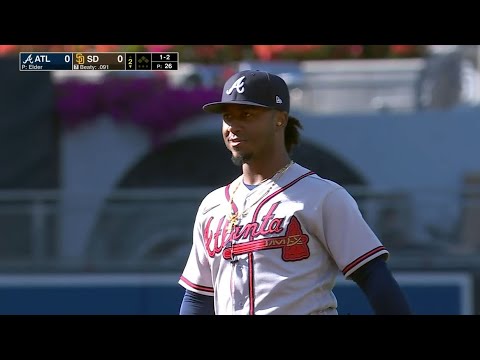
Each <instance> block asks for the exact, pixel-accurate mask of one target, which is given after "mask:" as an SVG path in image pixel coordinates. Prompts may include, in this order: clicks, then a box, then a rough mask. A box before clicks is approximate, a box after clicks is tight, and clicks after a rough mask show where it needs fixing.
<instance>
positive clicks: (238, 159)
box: [232, 154, 252, 166]
mask: <svg viewBox="0 0 480 360" xmlns="http://www.w3.org/2000/svg"><path fill="white" fill-rule="evenodd" d="M251 159H252V154H242V155H237V156H235V155H232V162H233V164H234V165H237V166H242V165H243V164H245V163H246V162H248V161H249V160H251Z"/></svg>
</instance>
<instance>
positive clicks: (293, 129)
mask: <svg viewBox="0 0 480 360" xmlns="http://www.w3.org/2000/svg"><path fill="white" fill-rule="evenodd" d="M301 129H303V126H302V124H301V123H300V121H299V120H298V119H297V118H294V117H293V116H290V115H289V116H288V122H287V126H286V127H285V147H286V148H287V152H288V153H290V152H291V151H292V150H293V148H294V147H295V146H296V145H298V144H299V143H300V130H301Z"/></svg>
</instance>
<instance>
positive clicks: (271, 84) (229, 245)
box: [179, 70, 411, 315]
mask: <svg viewBox="0 0 480 360" xmlns="http://www.w3.org/2000/svg"><path fill="white" fill-rule="evenodd" d="M203 109H204V110H205V111H206V112H210V113H217V114H221V115H222V117H223V127H222V134H223V139H224V141H225V145H226V147H227V149H228V150H229V151H230V152H231V154H232V161H233V163H234V164H236V165H238V166H240V167H241V169H242V174H241V175H240V176H239V177H238V178H237V179H234V180H233V181H232V182H231V183H230V184H228V185H226V186H224V187H221V188H218V189H216V190H214V191H212V192H211V193H209V194H208V195H207V196H206V197H205V198H204V199H203V201H202V202H201V204H200V206H199V208H198V212H197V215H196V218H195V224H194V229H193V244H192V248H191V251H190V255H189V257H188V259H187V261H186V265H185V268H184V270H183V273H182V275H181V276H180V279H179V284H180V285H181V286H183V287H184V288H185V295H184V297H183V300H182V303H181V306H180V314H181V315H208V314H212V315H213V314H217V315H222V314H245V315H247V314H249V315H263V314H279V315H285V314H292V315H303V314H304V315H307V314H314V315H336V314H338V312H337V300H336V297H335V295H334V293H333V288H334V285H335V280H336V278H337V276H338V275H339V273H340V272H341V273H342V274H343V276H344V277H345V278H346V279H351V280H353V281H355V282H356V283H357V284H358V286H359V287H360V288H361V289H362V290H363V292H364V293H365V295H366V296H367V299H368V301H369V303H370V305H371V306H372V308H373V310H374V312H375V314H411V310H410V307H409V304H408V302H407V300H406V297H405V296H404V294H403V292H402V291H401V288H400V287H399V285H398V283H397V282H396V280H395V279H394V277H393V275H392V273H391V271H390V270H389V268H388V267H387V264H386V260H387V259H388V256H389V253H388V251H387V249H386V248H385V247H384V246H383V245H382V243H381V242H380V240H379V239H378V237H377V236H376V235H375V234H374V233H373V231H372V230H371V229H370V227H369V226H368V225H367V223H366V222H365V220H364V219H363V217H362V215H361V213H360V211H359V208H358V205H357V203H356V202H355V200H354V199H353V197H352V196H351V195H350V194H349V193H348V192H347V191H346V190H345V189H344V188H343V187H342V186H340V185H338V184H336V183H335V182H333V181H330V180H328V179H323V178H321V177H320V176H318V175H317V174H315V173H314V172H313V171H310V170H309V169H306V168H305V167H303V166H301V165H300V164H297V163H295V162H294V161H292V160H291V158H290V153H291V150H292V148H293V147H294V146H295V145H296V144H298V142H299V130H300V129H301V128H302V126H301V123H300V122H299V121H298V120H297V119H296V118H294V117H292V116H291V115H289V111H290V97H289V90H288V87H287V85H286V83H285V82H284V80H283V79H282V78H280V77H279V76H277V75H274V74H270V73H267V72H264V71H258V70H246V71H241V72H238V73H236V74H234V75H233V76H232V77H230V78H229V79H228V80H227V81H226V83H225V85H224V88H223V93H222V100H221V102H214V103H209V104H206V105H204V107H203Z"/></svg>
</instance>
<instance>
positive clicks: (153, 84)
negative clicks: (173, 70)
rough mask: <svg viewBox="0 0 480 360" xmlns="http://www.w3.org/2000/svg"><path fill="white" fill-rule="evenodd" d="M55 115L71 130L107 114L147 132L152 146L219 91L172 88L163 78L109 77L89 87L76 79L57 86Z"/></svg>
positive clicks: (191, 115)
mask: <svg viewBox="0 0 480 360" xmlns="http://www.w3.org/2000/svg"><path fill="white" fill-rule="evenodd" d="M55 91H56V100H57V101H56V114H57V115H58V117H59V120H60V122H61V124H62V126H64V127H65V129H74V128H77V127H78V126H82V125H84V124H87V123H89V122H92V121H95V120H96V119H98V117H99V116H100V115H104V114H107V115H109V116H110V117H111V118H112V119H113V121H115V122H117V123H132V124H134V125H136V126H139V127H141V128H143V129H146V130H147V131H148V132H149V134H150V135H151V137H152V141H153V143H154V144H155V145H160V144H161V143H162V139H163V138H164V136H165V135H167V134H168V133H169V132H170V131H172V130H174V129H175V128H176V127H177V126H179V125H180V124H182V123H184V122H186V121H187V120H189V119H191V118H192V117H194V116H195V115H199V114H201V113H202V106H203V105H204V104H205V103H207V102H210V101H217V100H218V99H219V98H220V97H221V89H216V88H195V89H182V88H174V87H171V86H170V85H168V83H167V82H166V81H165V80H164V79H162V78H137V77H134V78H132V77H125V78H122V77H110V78H108V77H107V78H106V79H105V80H104V81H103V82H99V83H92V82H85V81H81V80H78V79H71V80H66V81H63V82H60V83H57V84H56V89H55Z"/></svg>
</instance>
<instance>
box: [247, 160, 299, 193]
mask: <svg viewBox="0 0 480 360" xmlns="http://www.w3.org/2000/svg"><path fill="white" fill-rule="evenodd" d="M290 161H291V160H290V157H289V156H288V154H282V155H281V156H277V157H275V158H269V159H265V160H264V161H252V162H249V163H245V164H243V165H242V170H243V182H244V183H245V184H248V185H255V184H259V183H261V182H262V181H264V180H266V179H269V178H271V177H272V176H274V175H275V174H276V173H277V172H278V171H280V170H281V169H282V168H284V167H285V166H288V165H289V164H290Z"/></svg>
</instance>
